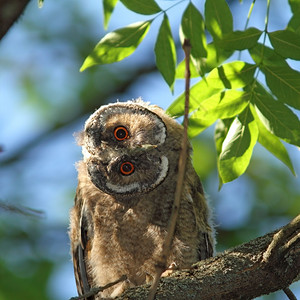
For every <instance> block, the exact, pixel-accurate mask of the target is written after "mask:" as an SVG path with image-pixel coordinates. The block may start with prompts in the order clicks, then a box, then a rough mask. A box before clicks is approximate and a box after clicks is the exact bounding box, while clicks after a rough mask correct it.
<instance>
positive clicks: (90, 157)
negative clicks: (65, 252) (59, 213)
mask: <svg viewBox="0 0 300 300" xmlns="http://www.w3.org/2000/svg"><path fill="white" fill-rule="evenodd" d="M182 136H183V128H182V126H181V125H180V124H178V123H177V122H176V121H175V120H174V119H173V118H171V117H170V116H168V115H167V114H166V113H165V112H164V111H163V110H162V109H161V108H159V107H158V106H154V105H149V104H148V103H145V102H143V101H142V100H141V99H137V100H135V101H128V102H123V103H121V102H117V103H113V104H109V105H105V106H102V107H100V108H99V109H98V110H97V111H95V113H93V114H92V115H91V116H90V117H89V118H88V120H87V121H86V123H85V126H84V131H83V132H82V133H81V134H80V135H79V138H78V140H79V145H81V147H82V153H83V160H82V161H80V162H79V163H78V164H77V169H78V187H77V191H76V198H75V205H74V207H73V208H72V210H71V214H70V233H69V234H70V240H71V254H72V258H73V264H74V271H75V278H76V284H77V289H78V293H79V295H84V294H86V293H87V292H88V291H90V289H91V288H95V287H99V286H105V285H106V284H108V283H111V282H114V281H116V280H118V279H119V278H120V277H121V276H123V275H126V276H127V280H126V281H123V282H121V283H119V284H117V285H114V286H113V287H110V288H108V289H106V290H104V291H103V292H101V293H100V294H98V295H97V296H93V297H86V299H101V298H114V297H116V296H118V295H120V294H121V293H122V292H123V291H124V290H125V289H127V288H129V287H132V286H136V285H140V284H143V283H150V282H151V281H152V280H153V278H154V275H155V272H156V270H155V265H156V264H157V262H158V261H159V258H160V255H161V251H162V246H163V243H164V239H165V236H166V233H167V226H168V221H169V218H170V214H171V209H172V204H173V201H174V194H175V189H176V181H177V175H178V174H177V173H178V159H179V155H180V151H181V147H182V146H181V145H182ZM189 147H190V146H189ZM190 151H191V149H190ZM213 252H214V234H213V227H212V225H211V222H210V213H209V209H208V205H207V202H206V200H205V198H204V193H203V188H202V185H201V182H200V180H199V178H198V176H197V174H196V172H195V170H194V168H193V166H192V162H191V158H190V157H189V158H188V160H187V167H186V174H185V179H184V186H183V194H182V197H181V203H180V207H179V215H178V219H177V223H176V230H175V234H174V237H173V242H172V250H171V252H170V255H169V257H168V262H167V263H168V265H170V266H171V265H172V266H173V267H174V266H175V267H176V269H185V268H189V267H190V266H191V265H192V264H193V263H195V262H197V261H199V260H203V259H205V258H208V257H211V256H212V255H213Z"/></svg>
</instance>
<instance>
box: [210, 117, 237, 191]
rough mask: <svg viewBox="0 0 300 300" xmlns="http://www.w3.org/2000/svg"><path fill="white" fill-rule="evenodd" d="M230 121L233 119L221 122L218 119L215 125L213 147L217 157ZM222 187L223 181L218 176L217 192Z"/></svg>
mask: <svg viewBox="0 0 300 300" xmlns="http://www.w3.org/2000/svg"><path fill="white" fill-rule="evenodd" d="M232 121H233V118H231V119H223V120H222V119H219V120H218V121H217V123H216V127H215V134H214V139H215V146H216V151H217V155H218V156H219V155H220V153H221V151H222V144H223V142H224V140H225V138H226V135H227V133H228V130H229V128H230V125H231V123H232ZM222 185H223V181H222V178H221V176H220V174H219V190H220V189H221V187H222Z"/></svg>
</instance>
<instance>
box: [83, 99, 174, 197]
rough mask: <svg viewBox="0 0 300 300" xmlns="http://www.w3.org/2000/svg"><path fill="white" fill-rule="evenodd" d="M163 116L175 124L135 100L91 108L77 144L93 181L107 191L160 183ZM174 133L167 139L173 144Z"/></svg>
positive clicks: (165, 156) (165, 167)
mask: <svg viewBox="0 0 300 300" xmlns="http://www.w3.org/2000/svg"><path fill="white" fill-rule="evenodd" d="M166 118H167V119H170V120H171V123H172V122H174V124H173V125H174V126H175V127H176V128H177V129H178V127H177V126H179V128H180V125H179V124H177V123H176V121H174V120H173V119H172V118H170V117H168V116H167V115H166V114H165V113H164V112H163V110H162V109H160V108H158V107H157V106H150V105H148V104H147V103H145V102H142V101H141V100H137V101H128V102H125V103H121V102H119V103H114V104H109V105H105V106H102V107H100V108H99V109H98V110H97V111H96V112H95V113H94V114H92V115H91V116H90V117H89V119H88V120H87V121H86V123H85V128H84V132H83V136H82V141H81V144H82V152H83V156H84V161H85V162H86V165H87V170H88V173H89V176H90V179H91V181H92V182H93V184H94V185H95V186H96V187H97V188H99V189H100V190H102V191H104V192H106V193H108V194H112V195H116V194H118V195H120V194H123V195H128V194H133V193H145V192H149V191H151V190H153V189H154V188H156V187H157V186H158V185H160V184H161V183H162V182H163V181H164V180H165V178H166V177H167V175H168V171H169V167H170V157H169V151H170V150H172V149H169V148H170V147H168V146H167V147H166V144H168V142H167V141H169V140H170V139H168V128H167V126H166V122H165V121H166ZM170 120H169V121H170ZM170 130H171V131H172V129H170ZM178 138H179V139H180V134H179V135H178V137H176V138H175V139H174V138H173V139H172V141H170V142H171V143H172V145H173V146H172V147H173V149H175V148H176V146H174V141H176V140H177V139H178ZM175 144H176V143H175Z"/></svg>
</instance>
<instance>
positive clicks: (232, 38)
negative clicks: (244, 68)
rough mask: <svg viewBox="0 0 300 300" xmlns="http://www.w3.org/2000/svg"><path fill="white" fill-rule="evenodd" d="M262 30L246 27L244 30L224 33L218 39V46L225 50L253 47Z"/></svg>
mask: <svg viewBox="0 0 300 300" xmlns="http://www.w3.org/2000/svg"><path fill="white" fill-rule="evenodd" d="M261 34H262V31H260V30H258V29H257V28H248V29H247V30H245V31H234V32H230V33H227V34H225V35H224V37H223V38H222V39H221V40H220V41H218V46H220V47H222V48H223V49H226V50H244V49H249V48H251V47H253V46H254V45H255V44H256V42H257V41H258V39H259V37H260V36H261Z"/></svg>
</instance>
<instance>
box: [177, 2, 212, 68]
mask: <svg viewBox="0 0 300 300" xmlns="http://www.w3.org/2000/svg"><path fill="white" fill-rule="evenodd" d="M204 27H205V24H204V20H203V17H202V15H201V13H200V12H199V11H198V10H197V8H196V7H195V6H194V5H193V4H192V3H191V2H190V3H189V5H188V6H187V8H186V10H185V11H184V13H183V16H182V19H181V26H180V38H181V43H182V44H183V41H184V38H186V39H188V40H189V41H190V44H191V56H192V60H193V63H194V64H195V66H196V68H197V70H198V72H199V73H200V72H201V65H202V58H203V57H206V56H207V51H206V36H205V28H204Z"/></svg>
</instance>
